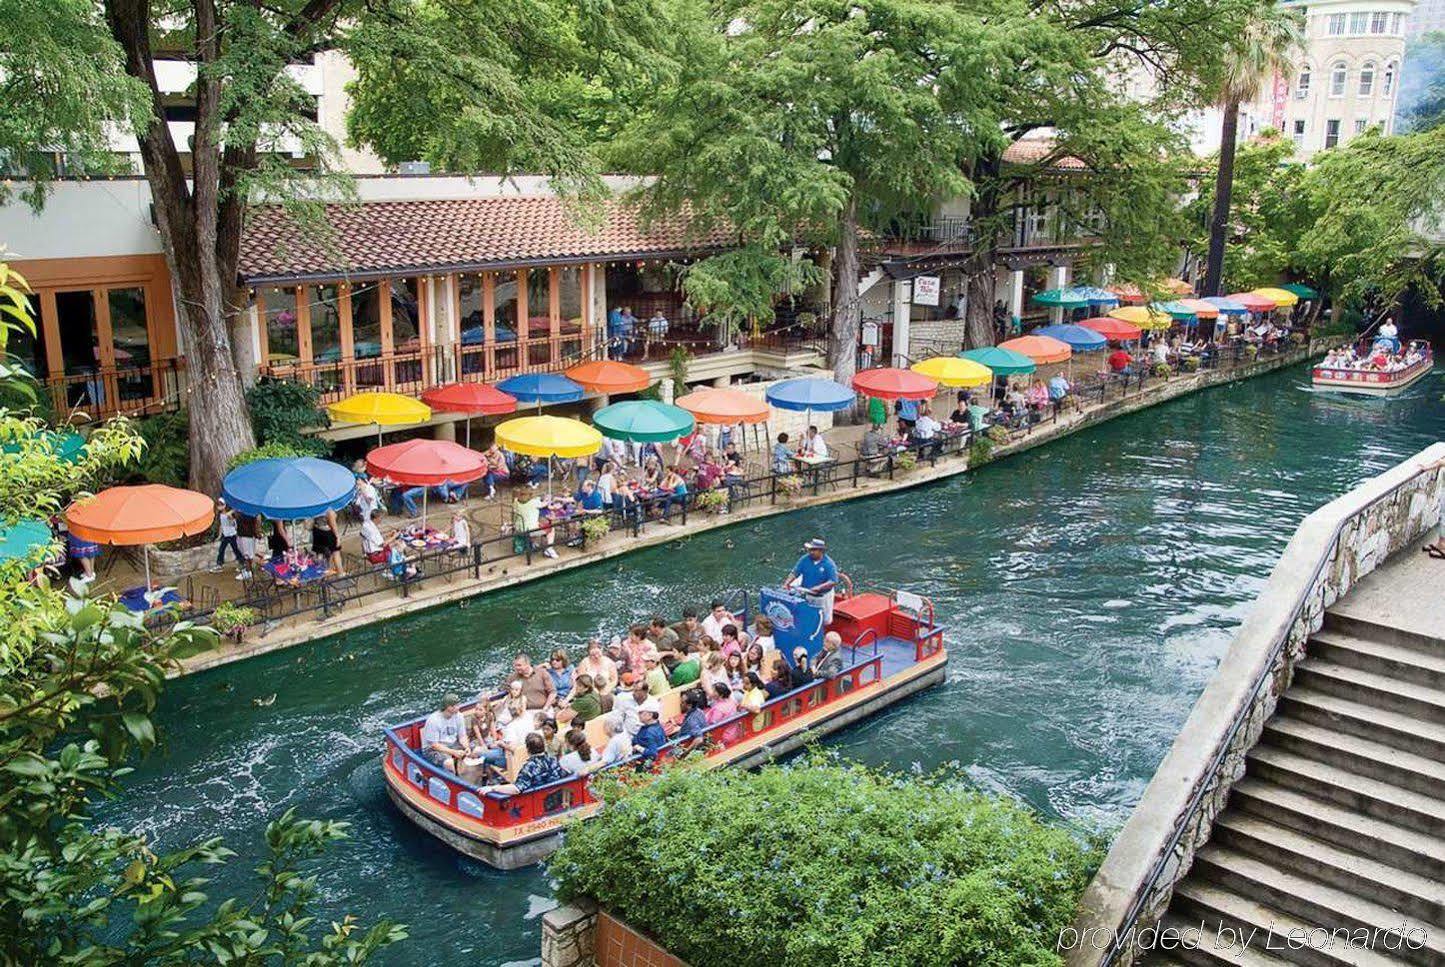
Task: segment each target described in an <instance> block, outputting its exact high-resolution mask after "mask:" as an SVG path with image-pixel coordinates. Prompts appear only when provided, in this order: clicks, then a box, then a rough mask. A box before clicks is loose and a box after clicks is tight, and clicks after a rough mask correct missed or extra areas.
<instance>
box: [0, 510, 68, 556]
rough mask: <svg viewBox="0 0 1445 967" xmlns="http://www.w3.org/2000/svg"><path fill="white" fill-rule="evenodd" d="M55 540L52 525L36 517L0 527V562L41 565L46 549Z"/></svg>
mask: <svg viewBox="0 0 1445 967" xmlns="http://www.w3.org/2000/svg"><path fill="white" fill-rule="evenodd" d="M54 539H55V535H54V534H52V533H51V531H50V525H49V524H47V523H45V521H43V520H38V519H36V518H34V517H26V518H23V519H21V520H18V521H16V522H15V523H13V524H11V525H10V526H9V527H0V561H30V562H33V563H35V564H39V563H40V562H41V561H42V560H43V559H44V556H45V548H46V547H47V546H49V544H50V542H51V541H53V540H54Z"/></svg>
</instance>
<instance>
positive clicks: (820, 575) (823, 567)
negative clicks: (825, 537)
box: [793, 554, 838, 588]
mask: <svg viewBox="0 0 1445 967" xmlns="http://www.w3.org/2000/svg"><path fill="white" fill-rule="evenodd" d="M793 574H794V575H795V576H797V577H799V578H801V579H802V583H803V587H805V588H816V587H817V586H818V585H820V584H822V583H824V582H825V581H837V580H838V565H836V564H834V563H833V559H832V558H831V557H829V556H828V555H826V554H824V555H823V559H822V560H821V561H816V562H815V561H814V560H813V559H812V558H811V557H809V556H808V555H807V554H804V555H803V556H802V557H800V558H798V563H797V564H795V565H793Z"/></svg>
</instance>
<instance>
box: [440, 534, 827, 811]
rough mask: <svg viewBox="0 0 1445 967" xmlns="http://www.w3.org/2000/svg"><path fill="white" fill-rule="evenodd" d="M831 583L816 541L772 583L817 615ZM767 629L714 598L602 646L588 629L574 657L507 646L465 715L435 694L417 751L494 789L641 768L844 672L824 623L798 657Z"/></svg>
mask: <svg viewBox="0 0 1445 967" xmlns="http://www.w3.org/2000/svg"><path fill="white" fill-rule="evenodd" d="M837 580H838V572H837V567H836V565H835V564H834V563H833V561H832V559H831V558H829V557H828V556H827V554H826V546H825V545H824V543H823V542H822V541H821V540H812V541H809V542H808V543H807V545H805V553H804V555H803V557H802V558H800V559H799V561H798V564H797V565H796V566H795V567H794V569H793V571H792V572H791V573H790V574H789V575H788V578H787V579H786V581H785V582H784V586H785V587H794V588H796V589H798V590H799V591H800V592H801V593H803V594H804V595H806V596H807V597H808V598H809V599H810V600H812V601H813V602H814V603H816V604H817V605H818V606H819V607H820V608H821V609H822V612H823V616H824V621H825V623H827V622H828V621H830V620H831V618H832V602H833V589H834V586H835V585H836V582H837ZM773 631H774V629H773V624H772V622H771V620H769V619H768V618H767V617H766V616H764V615H759V616H757V617H756V618H755V619H754V620H753V623H752V625H751V627H745V626H744V622H743V621H742V620H741V619H740V618H739V616H738V615H737V614H735V613H734V612H732V611H731V610H729V609H728V607H727V605H726V604H725V603H724V602H723V601H720V600H719V601H714V602H713V603H712V607H711V608H710V609H709V610H708V612H707V613H706V614H703V615H699V613H698V612H697V610H696V609H687V610H685V611H684V612H683V615H682V619H681V620H680V621H677V622H668V621H666V620H665V619H664V618H662V617H661V616H660V615H654V616H653V617H652V618H651V620H650V621H648V622H647V623H645V624H644V623H638V624H634V625H633V626H632V627H630V628H629V629H628V630H627V633H626V635H618V636H614V637H613V638H612V639H611V640H610V641H608V642H606V643H605V644H604V643H603V642H602V641H601V640H600V639H598V638H593V639H592V640H590V641H589V642H588V643H587V646H586V650H585V653H584V654H583V655H582V657H581V658H580V659H578V660H577V661H576V662H574V661H573V660H572V658H571V657H570V656H569V655H568V654H567V652H566V651H564V650H560V649H559V650H557V651H554V652H553V653H552V654H551V656H550V657H549V658H548V659H547V661H546V663H545V664H537V663H535V662H534V661H533V660H532V657H531V656H530V655H528V654H525V653H523V654H519V655H517V657H516V658H515V659H514V661H513V662H512V671H511V674H510V675H509V676H508V677H507V679H506V680H505V681H504V682H503V683H502V688H501V691H500V696H499V697H498V696H496V695H494V694H489V693H486V692H484V693H483V694H481V695H479V696H478V697H477V699H476V702H475V704H474V706H473V707H472V709H471V710H470V711H468V712H466V713H462V712H461V699H460V696H458V695H456V694H454V693H453V694H448V695H446V696H445V697H443V699H442V700H441V703H440V705H439V707H438V709H437V710H436V711H435V712H433V713H431V714H430V715H429V716H428V717H427V719H426V722H425V723H424V725H423V726H422V729H421V736H420V747H421V754H422V755H423V756H424V757H425V758H426V759H427V760H428V761H429V762H431V763H432V764H433V765H435V766H437V767H439V768H442V769H446V770H447V771H449V772H454V773H457V774H458V775H459V776H461V777H462V778H465V779H468V780H469V781H471V782H473V783H475V784H476V785H479V786H482V787H484V788H487V789H490V790H493V791H497V792H501V793H517V792H526V791H528V790H530V789H535V788H537V787H539V786H544V785H547V784H549V783H553V782H557V781H559V780H562V779H565V778H568V777H571V776H578V775H584V774H587V773H590V772H593V771H595V770H597V769H602V768H606V767H608V766H613V765H618V764H621V763H624V762H628V761H630V760H636V761H637V762H638V763H639V764H640V765H641V766H643V767H649V766H651V765H652V763H653V762H655V760H656V758H657V756H658V754H659V753H660V752H661V750H662V749H663V747H664V746H666V745H668V744H669V743H671V742H675V741H676V742H679V743H680V744H679V745H678V746H677V749H678V754H682V755H685V754H687V753H688V752H690V751H692V750H693V749H694V748H697V747H698V746H699V745H705V744H706V742H707V741H708V733H709V731H710V730H711V729H712V728H713V727H714V726H718V725H723V724H724V723H727V722H729V721H730V720H733V719H736V718H737V717H738V716H739V715H740V714H745V713H757V712H759V711H760V710H761V709H762V707H763V706H764V705H765V704H766V703H767V702H769V701H771V700H772V699H774V698H778V697H780V696H782V695H786V694H787V693H789V692H792V691H794V690H796V689H798V688H802V687H804V686H806V685H808V684H810V683H812V682H814V681H818V680H826V679H829V678H832V677H834V676H836V675H838V674H840V673H841V672H843V671H844V670H845V668H846V665H845V659H844V653H843V650H842V645H843V642H842V638H841V637H839V635H838V634H837V633H836V632H831V631H830V632H828V633H827V634H826V635H825V636H824V638H823V645H822V648H821V650H820V651H819V652H818V654H817V655H815V656H812V657H811V658H810V656H809V654H808V650H807V649H806V648H802V647H798V648H796V649H794V651H793V653H792V654H791V655H783V654H781V652H780V651H779V648H778V646H777V644H776V641H775V638H774V633H773ZM674 692H676V693H679V698H680V701H679V704H678V711H677V713H676V714H675V715H673V716H671V717H670V718H668V717H665V713H664V707H663V702H662V699H663V697H664V696H666V695H668V694H669V693H674ZM596 719H601V720H602V724H603V728H602V737H604V741H602V742H600V743H599V744H594V743H593V741H592V740H591V739H589V737H588V730H587V728H586V726H587V724H588V723H589V722H592V721H594V720H596ZM594 731H595V730H594ZM737 734H740V730H739V732H738V733H736V734H734V735H729V734H728V730H724V731H723V733H722V735H721V740H722V741H723V742H724V743H725V744H726V743H727V742H730V741H733V740H734V739H735V738H736V737H737ZM508 775H511V778H510V779H508V778H507V776H508Z"/></svg>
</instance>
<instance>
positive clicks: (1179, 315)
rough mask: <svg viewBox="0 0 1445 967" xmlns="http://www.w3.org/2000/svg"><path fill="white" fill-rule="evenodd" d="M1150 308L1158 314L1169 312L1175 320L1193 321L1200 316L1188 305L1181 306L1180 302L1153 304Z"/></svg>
mask: <svg viewBox="0 0 1445 967" xmlns="http://www.w3.org/2000/svg"><path fill="white" fill-rule="evenodd" d="M1149 308H1151V309H1153V310H1154V311H1156V312H1167V313H1169V316H1170V318H1173V319H1193V318H1194V317H1195V316H1197V315H1199V313H1197V312H1195V311H1194V310H1193V309H1191V308H1189V307H1188V306H1186V305H1180V304H1179V303H1178V302H1152V303H1150V304H1149Z"/></svg>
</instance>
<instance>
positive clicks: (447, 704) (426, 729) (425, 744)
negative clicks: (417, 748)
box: [421, 692, 471, 772]
mask: <svg viewBox="0 0 1445 967" xmlns="http://www.w3.org/2000/svg"><path fill="white" fill-rule="evenodd" d="M460 704H461V699H460V698H458V697H457V696H456V695H454V694H452V693H450V692H449V693H447V694H446V695H445V696H444V697H443V698H442V702H441V705H440V707H438V709H437V711H435V712H433V713H431V714H430V715H428V716H427V717H426V722H425V723H424V724H423V725H422V727H421V754H422V756H423V757H424V758H425V759H426V760H427V761H428V762H430V763H431V764H432V765H434V766H438V767H440V768H442V769H446V770H447V771H448V772H456V771H457V764H458V763H459V762H461V760H462V759H465V758H466V757H467V756H468V755H470V754H471V746H470V744H469V743H468V742H467V733H466V727H465V725H464V724H463V722H462V716H461V713H460V711H459V710H458V708H457V706H459V705H460Z"/></svg>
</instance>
